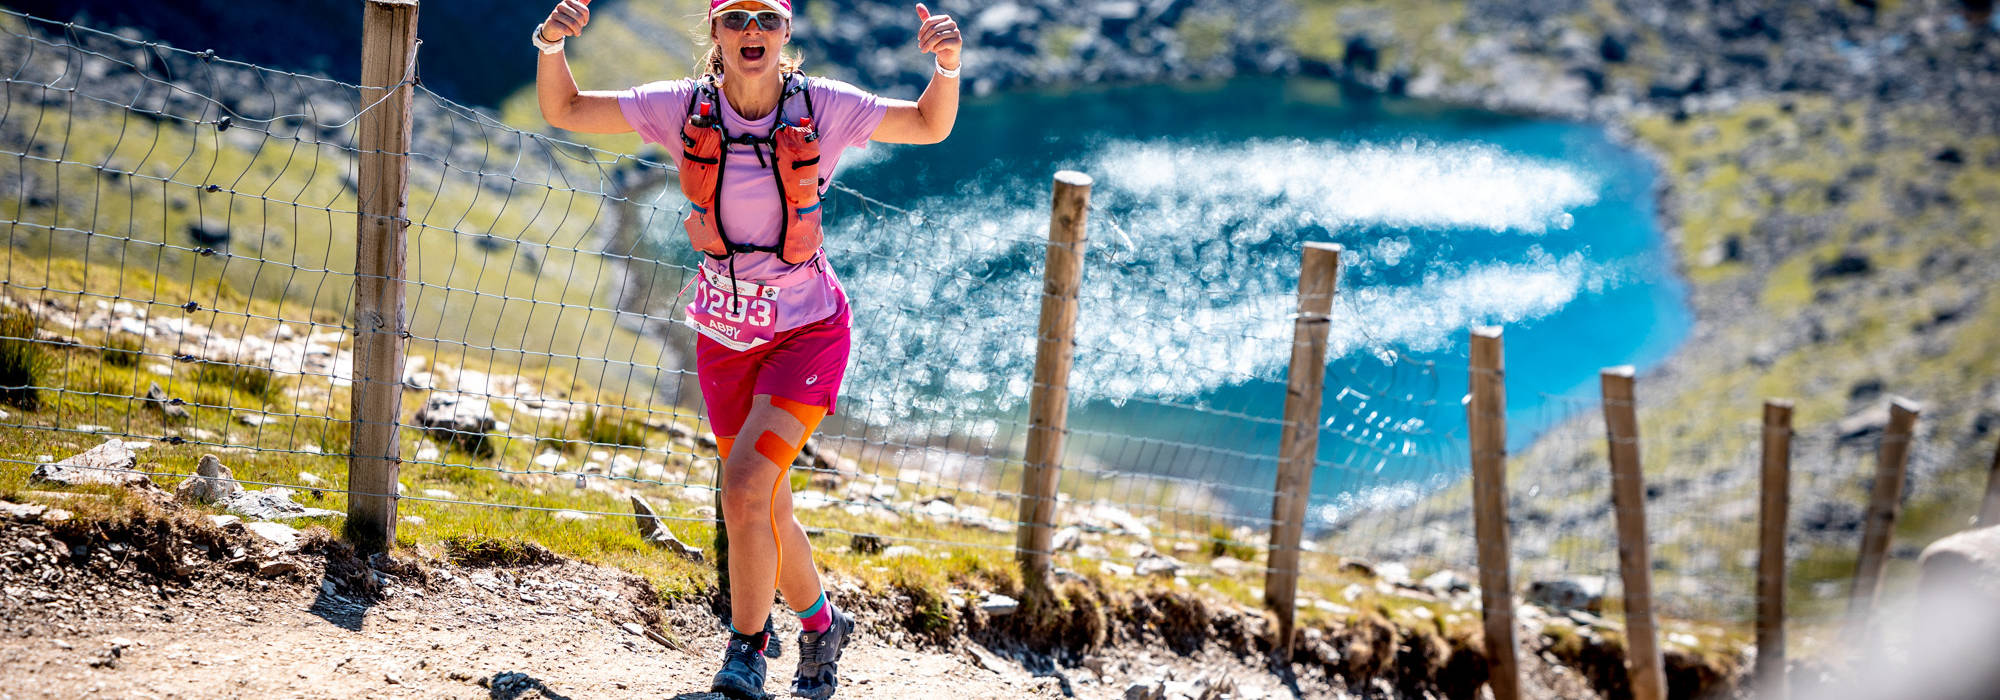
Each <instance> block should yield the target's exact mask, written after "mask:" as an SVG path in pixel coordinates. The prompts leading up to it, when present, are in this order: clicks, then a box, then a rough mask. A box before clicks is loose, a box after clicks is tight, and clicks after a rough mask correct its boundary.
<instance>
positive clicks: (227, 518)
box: [208, 515, 243, 527]
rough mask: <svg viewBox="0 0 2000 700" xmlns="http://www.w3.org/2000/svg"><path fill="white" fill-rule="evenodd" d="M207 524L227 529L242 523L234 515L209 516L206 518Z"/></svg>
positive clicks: (240, 519) (241, 520)
mask: <svg viewBox="0 0 2000 700" xmlns="http://www.w3.org/2000/svg"><path fill="white" fill-rule="evenodd" d="M208 522H210V523H212V524H214V525H215V526H216V527H229V526H231V525H235V524H237V523H240V522H243V519H242V518H239V517H236V516H234V515H211V516H208Z"/></svg>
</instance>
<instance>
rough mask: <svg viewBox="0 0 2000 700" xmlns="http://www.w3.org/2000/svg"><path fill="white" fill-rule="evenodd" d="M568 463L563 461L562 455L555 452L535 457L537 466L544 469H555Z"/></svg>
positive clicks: (551, 451)
mask: <svg viewBox="0 0 2000 700" xmlns="http://www.w3.org/2000/svg"><path fill="white" fill-rule="evenodd" d="M567 461H569V460H566V459H563V456H562V453H560V452H556V451H554V450H550V451H548V452H543V453H541V454H538V455H535V466H537V467H541V468H543V469H554V468H556V467H560V466H562V465H563V463H564V462H567Z"/></svg>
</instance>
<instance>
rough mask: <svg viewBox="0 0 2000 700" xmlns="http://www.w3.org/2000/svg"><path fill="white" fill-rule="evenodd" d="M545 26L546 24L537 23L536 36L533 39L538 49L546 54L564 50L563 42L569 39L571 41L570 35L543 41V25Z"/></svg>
mask: <svg viewBox="0 0 2000 700" xmlns="http://www.w3.org/2000/svg"><path fill="white" fill-rule="evenodd" d="M543 26H544V25H542V24H537V25H535V36H534V39H533V41H534V42H535V48H536V49H538V50H540V51H541V52H542V53H545V54H549V53H556V52H558V51H562V50H563V43H564V42H567V41H569V37H563V38H561V39H557V40H555V41H542V27H543Z"/></svg>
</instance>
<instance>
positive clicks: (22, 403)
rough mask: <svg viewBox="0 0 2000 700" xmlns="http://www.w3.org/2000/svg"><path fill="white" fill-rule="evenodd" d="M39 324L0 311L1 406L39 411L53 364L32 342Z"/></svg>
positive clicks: (23, 317) (29, 318)
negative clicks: (43, 388)
mask: <svg viewBox="0 0 2000 700" xmlns="http://www.w3.org/2000/svg"><path fill="white" fill-rule="evenodd" d="M40 330H41V324H40V323H38V322H36V321H35V318H34V317H33V316H29V315H27V314H25V313H22V312H19V311H15V310H13V309H4V310H0V403H5V404H8V405H10V406H13V407H15V408H19V409H22V410H27V411H34V410H38V409H40V408H41V405H42V390H41V389H40V388H39V387H42V386H46V385H47V382H46V381H45V380H46V379H47V378H48V377H47V375H48V372H49V369H50V368H51V367H52V365H53V363H54V359H53V358H51V357H50V355H49V352H48V350H47V349H46V348H43V347H42V346H41V344H40V343H37V342H35V337H36V333H38V332H40Z"/></svg>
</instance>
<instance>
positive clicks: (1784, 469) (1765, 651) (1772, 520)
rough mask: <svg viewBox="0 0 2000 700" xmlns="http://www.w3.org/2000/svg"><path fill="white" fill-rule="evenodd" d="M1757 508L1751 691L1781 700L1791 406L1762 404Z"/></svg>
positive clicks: (1783, 690)
mask: <svg viewBox="0 0 2000 700" xmlns="http://www.w3.org/2000/svg"><path fill="white" fill-rule="evenodd" d="M1763 472H1764V478H1763V508H1762V512H1761V515H1760V516H1759V517H1760V521H1759V523H1758V534H1759V536H1758V545H1759V546H1758V550H1757V552H1758V553H1757V676H1756V678H1757V692H1758V693H1759V695H1758V696H1759V697H1764V698H1771V699H1772V700H1784V699H1785V698H1787V697H1790V695H1791V690H1790V688H1789V687H1788V686H1789V683H1787V681H1786V678H1785V526H1786V524H1787V523H1788V522H1789V518H1790V512H1791V498H1792V496H1791V488H1792V486H1791V478H1792V402H1790V401H1776V400H1773V401H1765V402H1764V469H1763Z"/></svg>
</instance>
